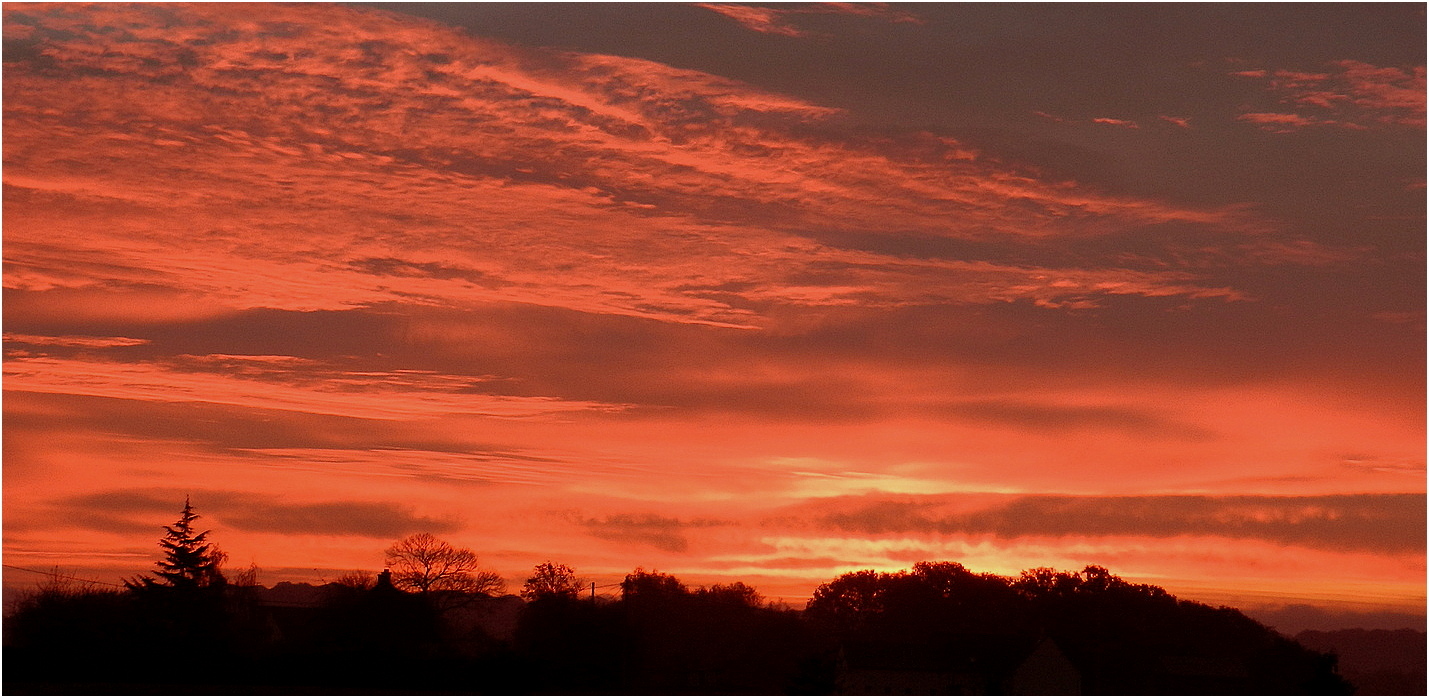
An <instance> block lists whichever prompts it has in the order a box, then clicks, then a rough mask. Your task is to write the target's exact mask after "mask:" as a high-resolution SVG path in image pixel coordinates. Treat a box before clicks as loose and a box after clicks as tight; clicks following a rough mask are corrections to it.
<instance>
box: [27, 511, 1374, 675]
mask: <svg viewBox="0 0 1429 698" xmlns="http://www.w3.org/2000/svg"><path fill="white" fill-rule="evenodd" d="M197 518H199V517H198V515H197V514H195V513H194V511H193V507H192V506H191V505H190V504H189V503H188V502H187V501H186V502H185V505H184V509H183V512H182V514H181V516H180V518H179V520H178V521H177V522H176V523H175V524H174V525H173V526H168V527H166V528H165V534H164V536H163V538H162V539H161V541H160V546H161V548H162V549H163V551H164V558H163V559H162V560H160V561H159V562H158V564H157V566H156V569H155V571H154V573H153V574H152V575H143V576H139V577H135V578H133V579H129V580H126V581H125V585H124V588H123V589H116V590H105V589H100V588H99V587H97V586H93V585H84V584H77V583H75V582H74V581H72V580H66V579H63V578H61V577H58V576H57V577H55V578H54V579H53V580H52V581H51V582H48V583H46V584H43V585H41V587H40V588H39V589H38V590H37V591H36V592H34V593H33V594H31V595H30V596H28V597H27V598H26V599H24V600H23V601H22V602H21V603H20V604H19V605H18V607H17V608H16V610H15V611H14V613H13V614H11V615H10V616H9V617H7V618H6V620H5V652H4V674H3V676H4V683H5V685H4V687H3V688H4V690H5V692H7V693H22V694H23V693H32V694H34V693H84V694H104V693H172V694H223V693H278V694H293V693H345V694H351V693H378V694H438V693H465V694H473V693H484V694H626V695H628V694H640V695H646V694H657V695H677V694H704V695H710V694H720V695H730V694H741V695H742V694H749V695H773V694H832V693H850V694H880V693H882V694H891V693H964V694H1014V693H1054V694H1072V693H1083V694H1143V695H1144V694H1195V695H1211V694H1225V695H1244V694H1347V693H1350V692H1351V690H1352V687H1351V686H1350V685H1349V684H1348V683H1346V682H1345V681H1344V679H1342V678H1341V677H1340V676H1339V674H1338V673H1337V671H1336V667H1335V658H1334V656H1333V655H1331V654H1326V653H1320V652H1316V651H1312V650H1310V649H1307V648H1305V647H1303V646H1301V645H1299V644H1297V643H1296V642H1294V641H1293V640H1290V639H1288V638H1285V637H1282V636H1281V635H1279V634H1277V633H1275V632H1274V631H1273V630H1271V629H1269V628H1267V627H1265V626H1263V625H1261V624H1259V623H1257V622H1255V621H1253V620H1251V619H1249V618H1247V617H1246V616H1244V615H1243V614H1241V613H1240V612H1239V611H1236V610H1234V609H1231V608H1225V607H1221V608H1213V607H1210V606H1207V605H1204V604H1200V603H1196V602H1192V601H1185V600H1180V599H1177V598H1176V597H1174V596H1172V595H1171V594H1169V593H1167V592H1166V591H1165V590H1163V589H1161V588H1158V587H1155V586H1150V585H1143V584H1133V583H1129V582H1126V581H1125V580H1122V579H1120V578H1119V577H1117V576H1115V575H1113V574H1112V573H1111V572H1109V571H1107V570H1106V569H1104V568H1101V567H1095V566H1092V567H1087V568H1085V569H1083V570H1081V571H1076V572H1069V571H1056V570H1051V569H1045V568H1044V569H1033V570H1028V571H1026V572H1023V573H1022V574H1021V575H1020V576H1017V577H1003V576H998V575H993V574H980V573H975V572H972V571H970V570H968V569H966V568H965V567H963V566H962V565H960V564H958V563H955V562H920V563H918V564H916V565H914V566H913V567H912V569H910V570H907V571H902V572H893V573H887V572H875V571H872V570H864V571H857V572H850V573H847V574H843V575H840V576H839V577H837V578H836V579H833V580H831V581H829V582H827V583H825V584H822V585H820V586H819V587H818V588H817V589H816V590H815V591H814V594H813V598H812V599H811V600H810V601H809V602H808V604H807V606H806V607H805V608H804V609H802V610H794V609H790V608H788V607H785V606H783V605H782V604H773V603H769V602H766V600H765V599H764V598H763V597H762V596H761V595H760V594H759V593H758V591H756V590H755V589H754V588H753V587H750V586H748V585H746V584H744V583H742V582H734V583H730V584H715V585H711V586H705V587H695V588H691V587H689V586H687V585H685V584H684V583H682V582H681V581H680V580H679V579H678V578H676V577H675V576H673V575H670V574H666V573H662V572H658V571H645V570H644V569H640V568H637V569H636V570H634V571H632V572H631V573H630V574H628V575H626V576H625V578H624V580H623V581H622V582H621V583H620V584H619V593H618V595H614V594H612V595H605V596H600V597H597V596H595V595H594V594H593V593H589V594H588V593H586V590H587V585H588V584H589V583H588V582H587V581H586V580H583V579H581V578H580V577H578V576H577V574H576V571H575V570H574V569H572V568H571V567H569V566H567V565H563V564H559V563H555V562H545V563H542V564H540V565H537V566H536V567H535V569H533V570H532V572H531V575H530V577H529V578H528V579H527V580H526V581H525V584H524V585H523V586H522V588H521V589H520V593H519V597H518V596H515V595H506V594H505V593H504V592H505V583H504V581H503V580H502V579H501V578H500V577H499V576H498V575H496V574H495V573H493V572H490V571H487V570H483V569H481V568H480V566H479V565H478V559H477V556H476V555H475V553H473V552H472V551H470V550H467V549H464V548H457V547H455V546H452V545H450V544H449V543H446V542H445V541H441V540H439V539H437V538H435V537H433V536H431V535H429V534H417V535H414V536H409V537H407V538H405V539H403V540H401V541H398V542H397V543H395V544H394V545H393V546H392V547H390V548H389V549H387V551H386V562H387V569H386V570H384V571H383V572H382V573H381V574H378V575H373V574H371V573H353V574H349V575H346V576H344V577H343V578H341V579H339V580H338V581H337V582H334V583H328V584H324V585H322V586H318V587H314V586H311V585H292V584H287V583H284V584H279V585H277V586H275V587H274V588H273V589H268V588H265V587H262V586H260V585H258V584H257V579H256V576H257V570H256V568H251V567H250V568H249V569H248V570H245V571H240V572H238V573H236V574H234V575H232V578H229V576H227V575H225V574H224V572H223V570H222V564H223V562H224V561H225V560H224V555H223V553H222V552H221V551H220V550H218V549H217V547H216V546H214V545H213V544H212V543H211V542H209V540H208V535H209V532H208V531H202V532H200V531H198V530H197V529H196V527H195V526H194V522H195V520H196V519H197ZM280 591H281V592H283V594H288V596H286V597H285V596H284V595H283V594H280V593H279V592H280ZM299 592H301V593H299ZM285 599H286V600H285ZM295 599H296V600H295Z"/></svg>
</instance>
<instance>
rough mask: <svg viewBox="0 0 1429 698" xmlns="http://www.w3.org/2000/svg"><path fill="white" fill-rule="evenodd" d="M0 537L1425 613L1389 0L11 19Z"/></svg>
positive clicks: (1410, 26)
mask: <svg viewBox="0 0 1429 698" xmlns="http://www.w3.org/2000/svg"><path fill="white" fill-rule="evenodd" d="M3 11H4V61H5V62H4V74H3V77H4V80H3V89H4V132H3V141H4V209H3V223H4V230H3V252H4V264H5V266H4V297H3V298H4V318H3V320H4V349H5V361H4V402H3V406H4V441H3V444H4V463H3V465H4V469H3V473H4V510H3V511H4V560H5V563H6V564H7V565H11V566H13V567H11V568H7V569H6V570H5V575H4V577H5V581H6V584H7V586H9V587H13V586H15V585H20V584H32V583H33V582H34V581H35V579H36V578H37V577H36V575H34V574H33V573H27V572H23V571H21V570H16V569H14V567H21V568H28V569H50V568H51V567H54V566H59V567H60V568H61V569H62V570H66V571H67V573H69V574H74V575H80V576H84V577H86V578H91V579H98V580H103V581H106V582H109V583H113V582H117V581H118V580H119V579H120V578H121V577H123V576H125V575H132V574H136V573H139V572H143V571H145V570H146V569H149V568H151V567H152V564H153V561H154V560H156V559H157V558H158V556H159V550H158V548H157V539H158V536H159V535H160V534H161V533H162V528H161V527H162V526H163V525H165V524H168V523H172V522H173V520H175V519H176V518H177V516H178V513H179V510H180V509H181V508H182V506H183V502H184V498H185V497H190V498H191V499H192V502H193V504H194V507H195V509H196V510H197V512H198V513H199V514H200V515H201V516H203V517H204V518H203V519H201V521H200V523H202V524H205V525H207V527H209V528H211V529H212V530H213V534H212V537H213V539H214V540H215V541H216V542H217V543H218V544H219V545H220V546H221V547H222V548H223V549H224V551H225V552H226V553H227V554H228V556H229V563H228V564H229V567H230V568H241V567H246V566H248V565H249V564H254V565H257V566H258V567H259V568H261V570H262V572H261V573H260V580H261V581H264V582H266V583H269V584H272V583H275V582H277V581H285V580H286V581H308V582H313V583H319V582H321V581H331V580H333V579H336V578H337V577H338V576H341V575H342V574H343V573H344V572H347V571H350V570H357V569H362V570H377V569H380V568H381V566H382V564H383V559H382V551H383V550H384V549H385V548H386V547H388V546H389V545H391V544H392V543H393V542H395V541H396V540H397V539H399V538H401V537H403V536H405V535H408V534H411V533H415V532H420V531H426V532H431V533H433V534H435V535H437V536H439V537H441V538H443V539H446V540H448V541H450V542H452V543H454V544H457V545H460V546H465V547H470V548H472V549H473V550H475V551H477V553H478V554H479V555H480V557H481V560H482V563H483V565H484V566H486V567H488V568H490V569H493V570H496V571H499V572H500V573H502V574H503V575H504V576H505V577H506V578H507V580H508V584H509V587H510V589H511V590H512V591H515V590H517V589H519V587H520V584H521V581H522V580H523V579H524V578H525V576H526V575H528V574H529V572H530V570H531V568H532V566H534V565H535V564H537V563H539V562H543V561H546V560H553V561H556V562H562V563H565V564H569V565H571V566H573V567H575V568H576V569H577V571H578V572H579V573H582V574H583V575H585V576H586V577H588V578H590V579H592V580H594V581H597V582H600V583H609V582H613V581H618V580H619V579H620V578H621V577H622V576H623V575H624V574H625V573H626V572H629V571H630V570H632V569H634V568H636V567H637V566H638V567H643V568H645V569H647V570H650V569H658V570H661V571H665V572H670V573H674V574H676V575H678V576H680V577H681V578H682V579H683V580H684V581H686V582H687V583H692V584H708V583H716V582H722V581H730V580H735V579H739V580H743V581H746V582H748V583H750V584H753V585H754V586H756V587H758V588H759V589H760V590H761V591H763V592H764V593H765V594H766V595H768V596H770V597H775V598H784V599H786V600H787V601H789V602H790V603H791V604H792V605H794V606H796V607H797V606H799V605H801V603H802V600H803V599H804V598H806V597H807V596H808V595H809V594H810V593H812V591H813V589H814V587H815V586H817V585H818V584H819V583H821V582H825V581H828V580H830V579H832V578H833V577H835V576H837V575H838V574H841V573H843V572H847V571H852V570H858V569H878V570H889V571H892V570H897V569H903V568H906V567H908V566H910V565H911V564H912V563H914V562H916V561H920V560H954V561H958V562H962V563H963V564H965V565H966V566H967V567H969V568H970V569H973V570H975V571H980V572H994V573H998V574H1017V573H1018V572H1019V571H1021V570H1023V569H1028V568H1033V567H1044V566H1046V567H1056V568H1060V569H1079V568H1081V567H1082V566H1084V565H1088V564H1097V565H1103V566H1106V567H1108V568H1110V569H1111V570H1112V571H1113V572H1115V573H1117V574H1119V575H1121V576H1122V577H1124V578H1127V579H1130V580H1133V581H1136V582H1139V583H1150V584H1157V585H1160V586H1163V587H1165V588H1167V589H1168V590H1170V591H1172V592H1173V593H1176V594H1178V595H1180V596H1182V597H1185V598H1191V599H1196V600H1202V601H1206V602H1209V603H1217V604H1221V603H1225V604H1232V605H1236V606H1239V607H1241V608H1243V609H1245V610H1247V611H1248V612H1251V613H1252V615H1254V616H1256V617H1258V618H1261V619H1263V620H1266V621H1267V622H1271V623H1272V624H1274V625H1276V626H1277V627H1280V628H1282V629H1286V630H1291V631H1293V630H1297V629H1302V628H1307V627H1322V628H1325V629H1329V628H1332V627H1340V626H1353V625H1363V626H1366V627H1400V626H1406V625H1407V626H1418V627H1422V626H1423V623H1424V618H1423V617H1424V603H1425V593H1424V592H1425V319H1424V318H1425V312H1424V311H1425V237H1426V235H1425V157H1424V155H1425V73H1424V65H1425V55H1424V54H1425V48H1424V47H1425V35H1424V34H1425V32H1424V27H1425V17H1424V7H1423V6H1422V5H1419V4H1414V3H1404V4H1314V5H1295V4H1219V5H1209V6H1208V5H1194V6H1191V5H1179V4H1155V5H1136V4H1132V5H1123V4H1108V5H1082V4H1054V5H1043V4H1036V5H1031V4H941V3H913V4H897V5H882V4H840V3H830V4H804V3H790V4H778V5H765V6H761V5H736V4H723V3H706V4H670V3H638V4H614V3H612V4H606V3H594V4H566V3H556V4H549V3H471V4H426V3H393V4H350V5H338V4H313V5H280V4H262V5H237V4H217V3H214V4H209V3H201V4H192V5H187V4H152V5H121V4H101V5H94V6H88V5H80V4H69V3H57V4H34V5H30V4H23V3H6V4H5V6H4V10H3Z"/></svg>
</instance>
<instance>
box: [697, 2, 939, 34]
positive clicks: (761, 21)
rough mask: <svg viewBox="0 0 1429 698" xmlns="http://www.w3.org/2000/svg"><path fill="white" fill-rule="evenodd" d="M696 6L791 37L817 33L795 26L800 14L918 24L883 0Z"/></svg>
mask: <svg viewBox="0 0 1429 698" xmlns="http://www.w3.org/2000/svg"><path fill="white" fill-rule="evenodd" d="M695 6H696V7H703V8H704V9H706V10H710V11H712V12H718V13H719V14H722V15H724V16H726V17H729V18H730V19H732V20H734V21H736V22H738V23H739V24H740V26H743V27H744V28H745V29H749V30H752V31H756V32H760V33H763V34H778V35H781V36H791V37H808V36H818V35H819V34H818V32H813V31H810V30H807V29H800V28H798V27H796V26H795V23H796V22H797V19H798V18H799V17H800V16H808V15H846V16H852V17H867V18H870V19H878V20H883V21H886V22H906V23H914V24H921V23H922V21H923V20H922V19H920V18H919V17H918V16H917V15H916V14H913V13H911V12H905V11H903V10H897V9H894V8H892V7H890V6H889V5H888V4H887V3H882V2H867V3H852V2H823V3H805V4H787V5H781V6H779V7H761V6H758V5H744V4H735V3H696V5H695Z"/></svg>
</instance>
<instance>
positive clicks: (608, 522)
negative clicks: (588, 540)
mask: <svg viewBox="0 0 1429 698" xmlns="http://www.w3.org/2000/svg"><path fill="white" fill-rule="evenodd" d="M577 522H578V523H579V524H580V525H581V526H584V527H585V529H586V532H587V533H589V534H590V535H592V536H595V537H596V538H602V539H605V540H612V541H619V542H625V543H638V544H640V545H649V546H652V547H654V548H656V549H658V550H664V551H666V552H671V553H683V552H685V551H686V550H688V549H689V547H690V541H689V539H688V538H686V537H685V535H684V531H686V530H687V529H691V528H709V527H712V526H724V525H727V523H726V522H723V521H716V520H712V519H691V520H688V521H682V520H680V519H676V518H670V517H666V516H658V515H656V514H612V515H609V516H605V517H602V518H598V519H595V518H589V519H578V520H577Z"/></svg>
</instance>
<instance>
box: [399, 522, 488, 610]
mask: <svg viewBox="0 0 1429 698" xmlns="http://www.w3.org/2000/svg"><path fill="white" fill-rule="evenodd" d="M386 554H387V567H388V568H390V569H391V570H392V583H393V584H394V585H396V586H397V587H398V588H401V589H407V590H411V591H416V592H419V593H422V594H426V593H430V592H437V591H455V592H463V593H467V594H486V595H489V596H494V595H497V594H500V593H502V592H504V591H505V590H506V581H505V580H503V579H502V578H501V575H499V574H497V573H495V572H491V571H488V570H482V569H480V568H479V567H478V566H477V557H476V553H475V552H472V550H471V549H469V548H458V547H455V546H453V545H452V544H451V543H448V542H446V541H444V540H441V539H439V538H437V537H436V536H433V535H432V534H430V533H418V534H415V535H411V536H407V537H406V538H403V539H402V540H400V541H397V543H396V544H395V545H393V546H392V547H390V548H388V549H387V551H386Z"/></svg>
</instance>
